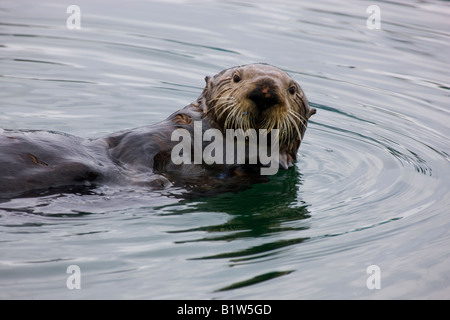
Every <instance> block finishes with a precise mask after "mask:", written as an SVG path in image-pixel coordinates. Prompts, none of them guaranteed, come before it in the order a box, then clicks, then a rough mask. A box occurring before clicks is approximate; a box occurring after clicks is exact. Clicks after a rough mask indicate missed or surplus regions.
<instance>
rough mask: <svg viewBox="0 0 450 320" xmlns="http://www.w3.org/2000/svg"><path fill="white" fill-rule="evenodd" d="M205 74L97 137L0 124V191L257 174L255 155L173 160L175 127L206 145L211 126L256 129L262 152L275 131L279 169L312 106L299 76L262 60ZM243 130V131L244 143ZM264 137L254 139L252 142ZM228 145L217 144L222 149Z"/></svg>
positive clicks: (217, 180)
mask: <svg viewBox="0 0 450 320" xmlns="http://www.w3.org/2000/svg"><path fill="white" fill-rule="evenodd" d="M205 81H206V86H205V88H204V90H203V92H202V93H201V95H200V96H199V98H198V99H197V100H196V101H195V102H193V103H191V104H189V105H188V106H186V107H184V108H183V109H181V110H179V111H176V112H174V113H173V114H172V115H170V116H169V117H168V118H167V119H166V120H164V121H162V122H159V123H156V124H154V125H151V126H145V127H140V128H135V129H131V130H125V131H121V132H117V133H113V134H110V135H108V136H105V137H102V138H97V139H83V138H79V137H75V136H72V135H69V134H65V133H60V132H54V131H36V130H7V129H0V177H1V179H0V197H1V198H11V197H16V196H21V195H25V194H29V193H36V192H42V191H43V190H49V189H54V190H61V189H67V190H70V188H74V187H85V186H88V187H92V186H97V185H139V186H143V187H148V188H151V189H165V188H168V187H170V186H172V185H175V186H182V187H186V188H187V189H189V187H192V186H196V187H199V188H200V189H201V188H204V189H205V190H211V189H214V188H216V187H217V188H219V187H218V186H219V185H223V184H227V183H230V184H231V183H236V182H237V181H244V182H249V183H250V182H254V181H256V180H258V179H259V178H261V171H260V169H261V168H262V167H264V166H265V165H266V164H263V163H261V161H259V160H256V161H253V162H251V161H247V162H245V163H243V162H242V161H240V162H239V161H238V159H237V158H234V160H235V161H231V162H230V159H229V158H227V160H228V161H223V162H217V163H210V162H208V161H200V162H199V161H198V159H194V157H196V155H195V152H193V153H192V154H191V155H190V157H192V161H185V162H183V163H180V161H173V158H174V154H175V155H177V156H178V155H179V154H178V151H179V150H178V149H177V150H178V151H177V152H175V153H174V148H176V147H177V146H179V144H180V136H178V137H177V136H176V135H174V132H182V133H184V134H189V135H190V136H191V137H192V140H190V143H191V144H192V148H194V147H195V146H197V147H200V148H201V149H202V150H205V148H207V147H208V144H209V143H211V142H208V139H206V140H204V137H203V134H204V133H206V132H207V131H208V130H210V129H214V132H215V134H216V136H215V139H217V134H218V133H220V134H221V138H223V141H224V142H227V137H228V140H230V139H232V140H233V141H235V140H237V139H238V138H237V136H231V137H230V136H227V132H228V131H227V130H236V132H238V131H240V132H250V131H249V130H254V132H258V131H261V132H263V135H262V136H261V135H260V136H258V137H256V140H254V141H256V143H258V141H260V140H261V139H262V137H264V138H266V140H264V141H267V144H268V148H269V153H270V152H272V154H273V152H274V151H275V150H270V149H271V145H270V142H271V141H274V139H276V142H277V148H278V149H277V151H278V159H277V164H279V167H280V168H283V169H288V168H289V167H290V166H292V165H293V163H294V161H295V160H296V157H297V150H298V148H299V146H300V143H301V141H302V139H303V136H304V134H305V130H306V127H307V122H308V119H309V118H310V117H311V115H313V114H314V113H315V112H316V110H315V109H314V108H312V107H310V106H309V104H308V101H307V99H306V97H305V94H304V92H303V90H302V89H301V87H300V86H299V85H298V83H296V82H295V81H294V80H293V79H292V78H291V77H290V76H289V75H288V74H287V73H285V72H284V71H282V70H280V69H279V68H276V67H274V66H271V65H268V64H262V63H258V64H249V65H243V66H236V67H232V68H229V69H226V70H223V71H221V72H220V73H218V74H217V75H215V76H214V77H206V78H205ZM198 128H201V129H200V130H201V133H202V134H201V135H200V136H201V137H202V140H201V141H200V142H198V141H197V142H196V141H195V140H194V138H195V135H196V132H195V130H199V129H198ZM275 133H276V134H275ZM250 136H251V135H250V134H249V135H244V137H245V140H244V144H246V148H247V149H249V148H250V146H249V144H250V140H251V139H250V138H252V137H250ZM197 138H198V137H197ZM197 140H198V139H197ZM209 140H210V141H212V139H211V138H210V139H209ZM215 142H216V146H218V144H217V143H218V141H215ZM228 142H230V141H228ZM241 142H242V141H241ZM264 143H266V142H264ZM264 143H263V144H261V142H259V145H258V147H261V146H264ZM236 148H237V147H236ZM272 149H273V145H272ZM227 150H228V151H229V149H227V148H226V147H224V148H222V149H221V151H224V152H225V153H226V151H227ZM184 151H186V150H184ZM200 153H201V152H200ZM212 154H213V155H214V152H212ZM223 157H226V154H224V155H223ZM188 158H189V156H188ZM184 159H187V158H186V157H185V158H184ZM195 160H197V161H195ZM202 160H203V159H202ZM241 160H242V159H241ZM247 160H248V157H247Z"/></svg>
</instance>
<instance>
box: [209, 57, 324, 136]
mask: <svg viewBox="0 0 450 320" xmlns="http://www.w3.org/2000/svg"><path fill="white" fill-rule="evenodd" d="M206 82H207V85H206V88H205V92H204V93H205V96H204V98H205V101H204V102H205V104H206V105H204V106H203V107H204V109H205V110H204V112H206V113H210V114H211V115H212V116H213V117H214V119H215V120H216V122H217V123H218V124H219V126H220V127H222V128H224V129H243V130H244V131H246V130H247V129H251V128H252V129H256V130H258V129H267V131H268V132H270V131H271V130H272V129H279V135H280V136H279V139H280V144H282V143H289V142H292V141H295V140H299V141H301V139H302V137H303V135H304V132H305V130H306V125H307V121H308V119H309V117H310V116H311V115H312V114H314V113H315V109H314V108H311V107H310V106H309V105H308V101H307V99H306V97H305V95H304V93H303V91H302V89H301V88H300V86H299V85H298V84H297V83H296V82H295V81H294V80H293V79H292V78H291V77H290V76H289V75H288V74H287V73H285V72H284V71H282V70H280V69H278V68H276V67H273V66H270V65H265V64H252V65H245V66H239V67H234V68H230V69H227V70H224V71H222V72H221V73H219V74H217V75H216V76H214V77H213V78H209V77H207V78H206Z"/></svg>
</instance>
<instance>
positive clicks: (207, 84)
mask: <svg viewBox="0 0 450 320" xmlns="http://www.w3.org/2000/svg"><path fill="white" fill-rule="evenodd" d="M205 82H206V88H209V87H210V86H211V77H210V76H206V77H205Z"/></svg>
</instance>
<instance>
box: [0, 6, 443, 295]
mask: <svg viewBox="0 0 450 320" xmlns="http://www.w3.org/2000/svg"><path fill="white" fill-rule="evenodd" d="M77 5H79V6H80V8H81V15H82V16H81V29H80V30H68V29H67V28H66V26H65V22H66V18H67V14H66V8H67V7H66V5H64V4H62V3H58V2H57V1H53V0H44V1H40V2H39V3H37V2H33V1H28V0H25V1H20V3H19V2H14V1H9V2H2V3H1V4H0V12H2V22H1V23H0V87H1V88H2V90H0V100H1V102H2V104H1V107H0V128H10V129H46V130H56V131H61V132H67V133H70V134H73V135H78V136H82V137H89V138H95V137H99V136H103V135H106V134H109V133H111V132H115V131H119V130H123V129H126V128H133V127H138V126H143V125H149V124H152V123H156V122H158V121H160V120H163V119H165V118H166V117H167V116H168V115H169V114H170V113H172V112H174V111H176V110H178V109H180V108H182V107H183V106H184V105H187V104H188V103H190V102H191V101H194V100H195V99H196V98H197V97H198V95H199V94H200V93H201V90H202V89H203V86H204V80H203V79H204V77H205V76H206V75H213V74H216V73H217V72H219V71H220V70H222V69H224V68H228V67H230V66H234V65H240V64H246V63H252V62H268V63H270V64H273V65H276V66H278V67H281V68H282V69H283V70H286V71H287V72H288V73H289V74H291V75H292V76H293V78H294V79H295V80H296V81H298V82H299V83H300V85H301V86H302V88H303V90H304V91H305V93H306V96H307V97H308V99H309V101H310V104H311V105H312V106H313V107H315V108H316V109H317V110H318V113H317V114H316V115H315V116H314V117H313V118H312V119H311V121H310V123H309V127H308V130H307V132H306V135H305V139H304V142H303V143H302V146H301V148H300V150H299V154H298V158H299V159H298V162H297V163H296V166H295V167H294V168H292V169H291V170H288V171H280V172H279V173H278V174H277V175H276V176H274V177H271V179H270V181H269V182H265V183H260V184H254V185H252V186H251V188H249V189H246V190H241V191H240V192H225V193H221V194H216V195H209V196H206V197H205V196H203V197H202V196H201V194H195V197H190V198H189V199H187V198H186V197H185V196H186V193H185V190H180V189H174V190H171V191H169V192H148V190H145V189H134V188H125V189H114V188H106V187H101V188H96V189H85V190H73V191H74V192H72V193H62V191H61V192H57V193H55V194H42V195H40V196H34V197H28V198H22V199H14V200H12V201H3V202H1V203H0V241H1V242H2V243H3V244H4V245H2V246H0V286H1V287H2V290H0V298H11V297H19V298H55V297H56V298H60V297H62V298H74V297H77V298H79V297H83V298H102V297H108V298H130V297H131V298H144V299H148V298H155V299H158V298H159V299H161V298H162V299H177V298H178V299H184V298H187V297H189V298H200V299H211V298H214V299H219V298H224V299H234V298H244V299H258V298H262V299H273V298H280V299H298V298H361V297H362V298H423V297H425V298H430V297H431V298H448V297H449V292H450V291H449V290H448V288H449V286H450V284H449V281H448V276H447V274H448V266H449V265H450V262H449V257H448V254H447V252H448V247H449V245H450V233H449V232H448V229H449V228H450V220H449V215H448V208H449V207H450V202H449V201H450V190H449V184H448V177H449V176H450V161H449V159H450V156H449V155H450V149H449V144H448V136H449V135H450V130H449V127H448V123H450V114H449V109H448V96H449V85H448V84H449V83H450V79H449V75H448V73H447V72H443V70H447V69H448V63H449V60H448V51H449V43H450V34H449V32H448V13H449V8H448V6H447V5H446V2H444V1H434V0H428V1H421V2H416V3H412V2H411V3H408V4H407V5H406V4H404V3H402V2H380V3H379V4H378V5H379V6H380V9H381V18H382V21H381V29H380V30H369V29H367V27H366V20H367V14H366V9H367V6H368V5H369V4H368V3H367V2H365V1H358V0H352V1H349V2H345V3H343V2H342V3H339V4H336V3H335V2H333V1H325V0H324V1H321V2H314V3H312V2H311V3H306V2H305V3H303V2H299V1H291V0H282V1H278V2H276V3H275V2H273V1H266V0H262V1H259V2H258V3H256V2H250V1H245V0H242V1H233V2H227V3H223V2H220V1H208V2H195V1H189V0H186V1H176V3H174V2H169V3H167V2H162V1H144V2H142V1H131V2H127V5H126V6H125V5H124V4H123V3H121V2H116V1H113V2H111V1H95V2H92V1H85V0H77ZM418 16H420V19H417V17H418ZM268 22H270V23H268ZM205 26H208V27H207V28H205ZM218 188H220V189H221V190H222V191H229V190H234V191H236V190H237V188H235V186H231V188H230V185H221V186H218ZM183 197H184V198H183ZM69 264H77V265H79V266H80V267H81V269H82V270H83V275H84V278H83V281H84V282H83V283H84V287H83V289H82V290H80V291H78V292H77V293H74V292H72V291H69V290H67V289H66V287H65V285H64V284H65V280H66V279H65V276H66V274H65V270H66V268H67V266H68V265H69ZM372 264H375V265H378V266H379V267H380V268H381V272H382V289H381V290H375V291H371V290H368V289H367V287H366V280H367V279H366V276H367V274H366V267H367V266H368V265H372ZM61 270H62V274H61ZM74 294H75V295H77V296H74Z"/></svg>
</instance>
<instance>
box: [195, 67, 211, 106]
mask: <svg viewBox="0 0 450 320" xmlns="http://www.w3.org/2000/svg"><path fill="white" fill-rule="evenodd" d="M211 81H212V80H211V77H209V76H206V77H205V82H206V86H205V89H203V92H202V94H201V95H200V97H198V100H197V102H198V105H199V107H200V109H202V111H203V113H206V112H207V111H208V107H207V104H206V99H207V97H206V96H207V94H208V92H210V89H211Z"/></svg>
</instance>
